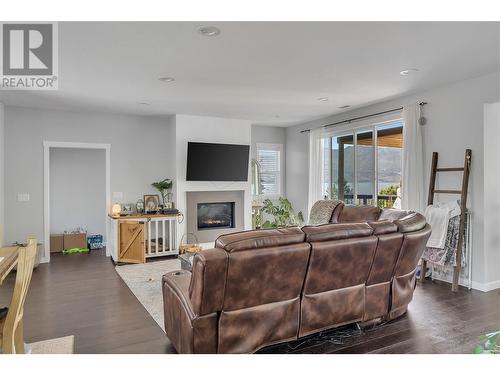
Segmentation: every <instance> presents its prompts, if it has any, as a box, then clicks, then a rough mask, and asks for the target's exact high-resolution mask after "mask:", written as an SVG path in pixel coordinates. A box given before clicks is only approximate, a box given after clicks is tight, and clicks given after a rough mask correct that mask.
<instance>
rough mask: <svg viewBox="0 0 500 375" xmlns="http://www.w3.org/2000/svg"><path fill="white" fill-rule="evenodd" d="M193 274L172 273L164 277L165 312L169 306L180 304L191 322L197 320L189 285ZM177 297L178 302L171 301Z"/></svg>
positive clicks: (184, 272)
mask: <svg viewBox="0 0 500 375" xmlns="http://www.w3.org/2000/svg"><path fill="white" fill-rule="evenodd" d="M190 281H191V272H189V271H184V270H182V271H172V272H168V273H167V274H165V275H163V299H164V300H163V303H164V307H165V310H166V309H167V305H168V304H180V305H181V307H182V309H183V310H184V311H185V312H186V314H187V316H188V317H189V319H190V320H193V319H194V318H196V314H195V312H194V309H193V305H192V304H191V299H190V298H189V283H190ZM171 297H175V299H176V300H173V301H172V300H171V299H172V298H171Z"/></svg>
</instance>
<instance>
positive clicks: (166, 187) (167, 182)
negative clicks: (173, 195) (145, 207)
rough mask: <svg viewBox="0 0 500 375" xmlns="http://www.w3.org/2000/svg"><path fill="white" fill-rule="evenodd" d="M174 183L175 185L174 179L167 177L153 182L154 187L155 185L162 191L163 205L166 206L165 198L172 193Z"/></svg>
mask: <svg viewBox="0 0 500 375" xmlns="http://www.w3.org/2000/svg"><path fill="white" fill-rule="evenodd" d="M172 185H173V183H172V180H171V179H169V178H165V179H164V180H162V181H158V182H153V183H152V184H151V186H152V187H154V188H155V189H156V190H158V191H159V192H160V195H161V200H162V202H163V207H166V201H165V200H166V198H167V195H168V194H169V193H170V189H172Z"/></svg>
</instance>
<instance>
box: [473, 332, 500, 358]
mask: <svg viewBox="0 0 500 375" xmlns="http://www.w3.org/2000/svg"><path fill="white" fill-rule="evenodd" d="M479 340H481V341H482V343H481V344H479V345H476V347H475V348H474V354H500V331H497V332H492V333H487V334H486V335H482V336H480V337H479Z"/></svg>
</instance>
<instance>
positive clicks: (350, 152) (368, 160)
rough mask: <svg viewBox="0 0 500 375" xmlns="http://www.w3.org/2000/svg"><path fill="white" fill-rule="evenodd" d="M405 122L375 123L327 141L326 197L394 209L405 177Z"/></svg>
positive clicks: (325, 161)
mask: <svg viewBox="0 0 500 375" xmlns="http://www.w3.org/2000/svg"><path fill="white" fill-rule="evenodd" d="M402 150H403V123H402V121H401V120H395V121H391V122H386V123H383V124H380V123H378V124H372V125H369V126H366V127H362V128H358V129H355V130H351V131H347V132H345V131H344V132H341V133H338V134H335V133H334V134H333V135H332V136H329V137H326V138H324V139H323V184H322V188H323V195H324V196H325V198H329V199H340V200H342V201H344V202H345V203H347V204H359V205H374V206H375V205H378V206H379V207H392V206H394V204H395V202H396V200H397V195H398V189H399V187H400V184H401V176H402V164H401V162H402Z"/></svg>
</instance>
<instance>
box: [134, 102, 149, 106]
mask: <svg viewBox="0 0 500 375" xmlns="http://www.w3.org/2000/svg"><path fill="white" fill-rule="evenodd" d="M137 104H139V105H150V104H149V103H148V102H137Z"/></svg>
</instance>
